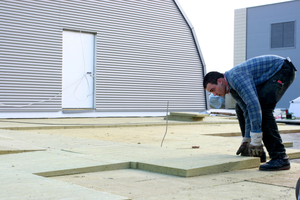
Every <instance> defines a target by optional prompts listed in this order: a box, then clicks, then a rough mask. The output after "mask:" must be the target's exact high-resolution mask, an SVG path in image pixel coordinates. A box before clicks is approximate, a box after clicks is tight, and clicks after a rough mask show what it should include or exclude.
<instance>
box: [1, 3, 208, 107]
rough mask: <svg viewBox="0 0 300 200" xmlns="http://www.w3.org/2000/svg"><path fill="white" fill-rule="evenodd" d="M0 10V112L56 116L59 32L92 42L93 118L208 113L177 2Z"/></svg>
mask: <svg viewBox="0 0 300 200" xmlns="http://www.w3.org/2000/svg"><path fill="white" fill-rule="evenodd" d="M0 4H1V6H0V9H1V10H0V17H1V22H0V23H1V30H0V40H1V41H0V42H1V44H0V45H1V46H0V48H1V51H2V53H1V54H0V76H1V78H0V84H1V85H0V87H1V91H0V99H1V104H0V109H1V112H3V111H4V112H9V111H59V110H61V81H62V80H61V79H62V75H61V70H62V69H61V67H62V31H63V29H65V30H81V31H86V32H91V33H96V35H97V39H96V40H97V41H96V47H97V56H96V67H95V68H96V84H95V85H96V95H95V106H96V109H97V111H100V112H101V111H106V112H109V111H117V112H122V111H124V112H135V111H147V112H151V111H165V109H166V104H167V101H170V111H172V110H174V111H175V110H176V111H199V110H203V109H205V105H206V99H205V96H204V90H203V88H202V78H203V66H202V63H201V60H200V56H199V54H198V52H197V48H196V45H195V42H194V38H193V37H192V34H191V30H190V28H189V26H188V25H187V23H186V21H185V19H184V18H183V17H182V15H181V13H180V11H179V9H178V8H177V6H176V4H175V2H174V1H172V0H139V1H138V0H128V1H120V0H101V1H63V0H60V1H45V0H44V1H14V0H12V1H1V2H0ZM3 104H4V105H3ZM28 104H30V105H28ZM9 105H12V106H9ZM23 105H28V106H23Z"/></svg>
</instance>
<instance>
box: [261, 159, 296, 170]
mask: <svg viewBox="0 0 300 200" xmlns="http://www.w3.org/2000/svg"><path fill="white" fill-rule="evenodd" d="M290 168H291V165H290V161H289V157H288V156H286V157H285V158H278V159H274V158H273V159H272V160H270V161H269V162H267V163H265V164H262V165H261V166H260V167H259V169H260V170H263V171H277V170H288V169H290Z"/></svg>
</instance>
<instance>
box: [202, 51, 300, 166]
mask: <svg viewBox="0 0 300 200" xmlns="http://www.w3.org/2000/svg"><path fill="white" fill-rule="evenodd" d="M295 71H297V70H296V68H295V67H294V65H293V64H292V63H291V62H290V61H289V60H288V59H285V58H283V57H280V56H276V55H265V56H259V57H254V58H252V59H249V60H247V61H245V62H243V63H241V64H239V65H237V66H235V67H234V68H232V69H231V70H229V71H227V72H225V74H221V73H219V72H209V73H208V74H206V76H205V77H204V81H203V86H204V88H205V89H206V90H207V91H208V92H210V93H213V94H214V95H218V96H222V97H224V96H225V94H228V93H230V94H231V95H232V97H233V98H234V99H235V100H236V101H237V105H238V109H239V110H240V111H241V112H237V114H239V113H242V116H241V115H239V116H238V118H239V124H240V127H241V130H242V133H243V140H242V144H241V147H240V149H239V151H238V152H237V153H241V152H242V151H243V150H245V149H247V150H248V148H249V154H250V156H255V157H262V156H263V155H264V151H263V145H262V141H263V142H264V145H265V147H266V149H267V151H268V153H269V156H270V158H271V160H270V161H269V162H267V163H265V164H262V165H261V166H260V167H259V169H260V170H287V169H290V162H289V158H288V156H287V155H286V151H285V148H284V145H283V143H282V139H281V137H280V134H279V131H278V127H277V124H276V121H275V118H274V116H273V111H274V109H275V107H276V104H277V102H278V101H279V100H280V99H281V97H282V96H283V94H284V93H285V91H286V90H287V88H288V87H289V86H290V85H291V84H292V82H293V81H294V79H295V74H296V73H295Z"/></svg>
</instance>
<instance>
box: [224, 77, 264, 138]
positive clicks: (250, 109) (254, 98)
mask: <svg viewBox="0 0 300 200" xmlns="http://www.w3.org/2000/svg"><path fill="white" fill-rule="evenodd" d="M231 80H232V81H231V82H230V83H229V84H230V85H231V87H232V89H234V90H235V91H236V92H237V94H238V96H239V98H237V99H236V100H237V102H238V104H239V105H240V107H241V109H242V110H243V111H244V117H245V126H246V130H245V134H246V136H248V134H249V135H250V133H249V130H247V129H249V127H251V128H250V129H251V130H250V131H251V132H261V119H262V117H261V108H260V104H259V100H258V95H257V91H256V87H255V84H254V81H253V78H252V76H251V75H249V74H243V75H241V74H240V73H239V74H238V75H236V76H233V77H232V79H231Z"/></svg>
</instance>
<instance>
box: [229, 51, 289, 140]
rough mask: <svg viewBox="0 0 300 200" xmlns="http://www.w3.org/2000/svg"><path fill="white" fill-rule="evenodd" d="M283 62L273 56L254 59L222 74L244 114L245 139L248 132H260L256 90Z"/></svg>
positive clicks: (260, 117) (281, 59)
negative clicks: (234, 92)
mask: <svg viewBox="0 0 300 200" xmlns="http://www.w3.org/2000/svg"><path fill="white" fill-rule="evenodd" d="M284 60H285V58H283V57H280V56H275V55H265V56H259V57H254V58H251V59H249V60H247V61H245V62H243V63H241V64H239V65H237V66H235V67H234V68H232V69H231V70H229V71H227V72H225V74H224V75H225V78H226V80H227V82H228V85H229V88H230V90H234V91H236V93H237V94H238V95H237V96H236V95H232V96H233V97H234V99H235V100H236V101H237V103H238V105H239V106H240V108H241V109H242V110H243V112H244V117H245V137H247V138H250V131H251V132H256V133H257V132H261V121H262V116H261V108H260V104H259V100H258V94H257V88H258V87H259V85H260V84H262V83H264V82H265V81H267V80H269V79H270V78H271V77H272V76H273V75H274V74H275V73H276V72H278V71H279V70H280V69H281V66H282V65H283V62H284Z"/></svg>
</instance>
